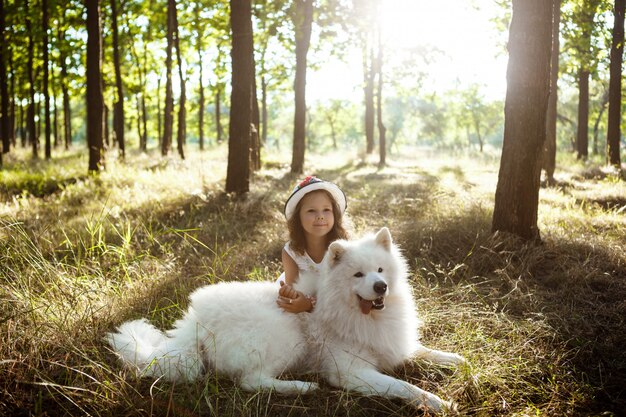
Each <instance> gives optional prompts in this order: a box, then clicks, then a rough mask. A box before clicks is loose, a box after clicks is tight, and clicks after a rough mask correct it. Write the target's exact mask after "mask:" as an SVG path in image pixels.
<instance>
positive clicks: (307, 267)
mask: <svg viewBox="0 0 626 417" xmlns="http://www.w3.org/2000/svg"><path fill="white" fill-rule="evenodd" d="M283 249H285V252H287V254H288V255H289V256H291V259H293V260H294V261H295V262H296V265H298V270H299V271H308V272H313V273H316V274H319V272H320V264H318V263H315V261H314V260H313V259H311V257H310V256H309V254H308V253H306V252H304V255H300V254H299V253H297V252H295V251H294V250H292V249H291V247H290V246H289V242H287V243H285V246H284V247H283ZM281 282H285V273H284V272H283V273H282V274H280V277H278V279H277V280H276V283H277V284H278V285H280V283H281Z"/></svg>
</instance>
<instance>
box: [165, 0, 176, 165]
mask: <svg viewBox="0 0 626 417" xmlns="http://www.w3.org/2000/svg"><path fill="white" fill-rule="evenodd" d="M175 9H176V1H175V0H168V1H167V35H166V36H167V48H166V58H165V77H166V81H165V113H164V114H163V138H162V139H161V155H162V156H167V155H168V154H169V152H170V147H171V144H172V132H173V129H174V93H173V91H172V48H173V46H174V13H175Z"/></svg>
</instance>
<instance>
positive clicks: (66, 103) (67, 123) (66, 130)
mask: <svg viewBox="0 0 626 417" xmlns="http://www.w3.org/2000/svg"><path fill="white" fill-rule="evenodd" d="M63 13H64V15H63V17H65V10H64V11H63ZM64 20H65V19H63V21H64ZM62 25H63V22H61V21H60V22H59V26H58V28H57V38H58V39H57V42H58V43H59V45H62V44H63V43H64V42H65V32H64V31H62V30H61V26H62ZM65 58H66V56H65V51H64V48H63V47H59V66H60V67H61V78H60V80H59V81H60V84H61V100H62V101H63V142H64V146H65V150H68V149H69V148H70V146H71V145H72V109H71V107H70V94H69V90H68V87H67V83H68V81H67V63H66V62H65Z"/></svg>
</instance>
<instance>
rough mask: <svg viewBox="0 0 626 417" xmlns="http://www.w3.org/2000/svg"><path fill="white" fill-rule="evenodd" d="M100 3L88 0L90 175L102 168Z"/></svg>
mask: <svg viewBox="0 0 626 417" xmlns="http://www.w3.org/2000/svg"><path fill="white" fill-rule="evenodd" d="M101 36H102V34H101V32H100V0H87V71H86V72H87V144H88V146H89V172H99V171H100V170H101V169H103V168H104V145H103V137H102V136H103V127H104V125H103V113H104V112H103V108H104V99H103V96H102V71H101V69H102V54H101V48H102V37H101Z"/></svg>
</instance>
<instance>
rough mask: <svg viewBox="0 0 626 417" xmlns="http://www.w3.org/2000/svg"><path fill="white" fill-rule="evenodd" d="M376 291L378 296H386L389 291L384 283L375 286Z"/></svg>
mask: <svg viewBox="0 0 626 417" xmlns="http://www.w3.org/2000/svg"><path fill="white" fill-rule="evenodd" d="M374 291H376V294H384V293H385V291H387V284H386V283H385V282H383V281H377V282H376V283H375V284H374Z"/></svg>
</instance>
